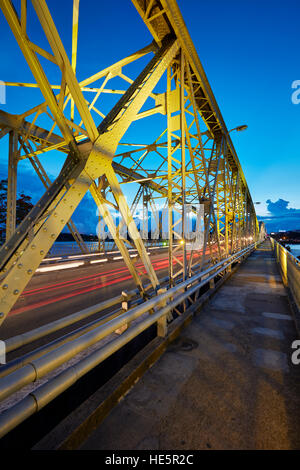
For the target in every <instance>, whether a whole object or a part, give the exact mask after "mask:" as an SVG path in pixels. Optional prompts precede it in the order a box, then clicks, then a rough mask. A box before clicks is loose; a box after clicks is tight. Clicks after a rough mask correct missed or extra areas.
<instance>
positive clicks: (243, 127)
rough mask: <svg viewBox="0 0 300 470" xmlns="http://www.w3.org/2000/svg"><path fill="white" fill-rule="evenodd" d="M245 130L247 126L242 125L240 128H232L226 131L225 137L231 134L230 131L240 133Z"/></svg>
mask: <svg viewBox="0 0 300 470" xmlns="http://www.w3.org/2000/svg"><path fill="white" fill-rule="evenodd" d="M246 129H248V126H247V124H242V125H241V126H237V127H234V128H233V129H231V130H230V131H228V132H227V135H228V134H230V132H232V131H237V132H242V131H245V130H246Z"/></svg>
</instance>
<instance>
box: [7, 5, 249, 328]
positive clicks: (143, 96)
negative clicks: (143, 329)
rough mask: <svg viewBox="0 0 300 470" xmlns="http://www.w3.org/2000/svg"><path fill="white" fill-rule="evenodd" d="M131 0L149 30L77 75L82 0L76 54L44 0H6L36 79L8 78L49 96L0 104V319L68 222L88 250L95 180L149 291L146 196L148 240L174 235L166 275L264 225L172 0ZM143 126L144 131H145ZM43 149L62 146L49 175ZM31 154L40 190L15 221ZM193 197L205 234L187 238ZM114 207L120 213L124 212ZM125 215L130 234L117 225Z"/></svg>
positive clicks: (217, 254)
mask: <svg viewBox="0 0 300 470" xmlns="http://www.w3.org/2000/svg"><path fill="white" fill-rule="evenodd" d="M132 2H133V4H134V5H135V7H136V9H137V11H138V12H139V14H140V15H141V18H142V20H143V21H144V23H145V25H146V26H147V27H148V29H149V31H150V32H151V34H152V36H153V42H152V43H151V44H150V45H148V46H146V47H143V48H142V49H140V50H138V51H137V52H134V53H132V54H131V55H129V56H128V57H126V58H124V59H122V60H119V61H118V62H116V63H113V64H112V65H111V66H109V67H107V68H105V69H104V70H101V71H95V74H94V75H92V76H90V77H86V78H85V79H84V80H82V81H78V79H77V77H76V69H77V35H78V18H79V0H74V3H73V35H72V53H71V54H70V57H68V54H67V52H66V50H65V48H64V45H63V43H62V40H61V38H60V35H59V33H58V31H57V28H56V26H55V22H54V20H53V17H52V15H51V13H50V10H49V8H48V6H47V3H46V1H45V0H28V1H26V0H21V7H20V8H19V10H17V8H15V6H14V2H12V1H10V0H1V1H0V6H1V9H2V12H3V13H4V16H5V18H6V20H7V22H8V24H9V26H10V28H11V31H12V32H13V34H14V36H15V39H16V41H17V43H18V46H19V48H20V49H21V51H22V53H23V55H24V57H25V59H26V61H27V64H28V66H29V68H30V70H31V72H32V74H33V77H34V80H35V81H34V83H13V82H6V85H7V86H13V87H18V86H22V87H23V91H24V100H25V95H26V92H27V91H28V88H38V89H39V90H40V91H41V93H42V96H43V102H42V103H41V104H39V105H38V106H35V107H34V108H32V109H29V110H27V111H25V112H24V113H23V114H21V115H11V114H8V113H6V112H4V111H0V137H3V136H4V135H6V134H9V168H8V198H7V201H8V204H7V224H6V243H5V244H4V245H3V246H2V247H1V250H0V257H1V258H0V262H1V287H0V292H1V299H0V315H1V318H0V322H3V320H4V319H5V317H6V315H7V314H8V313H9V311H10V309H11V308H12V307H13V305H14V304H15V302H16V300H17V299H18V297H19V296H20V295H21V293H22V292H23V290H24V289H25V286H26V285H27V283H28V282H29V280H30V279H31V277H32V276H33V274H34V273H35V271H36V269H37V268H38V266H39V265H40V263H41V261H42V260H43V258H44V257H45V255H46V254H47V253H48V252H49V250H50V249H51V246H52V244H53V243H54V241H55V240H56V238H57V236H58V235H59V234H60V232H61V231H62V229H63V228H64V226H65V225H66V224H68V227H69V230H70V231H71V233H72V234H73V236H74V238H75V240H76V241H77V243H78V245H79V247H80V249H81V251H82V252H83V253H84V252H86V251H87V247H86V245H85V243H84V241H83V240H82V238H81V235H80V234H79V232H78V230H77V229H76V226H75V224H74V223H73V222H72V219H71V217H72V214H73V212H74V210H75V209H76V207H77V206H78V205H79V203H80V201H81V200H82V199H83V197H84V195H85V194H86V193H87V192H88V191H90V193H91V195H92V197H93V199H94V201H95V203H96V206H97V207H98V210H99V215H100V220H101V222H102V223H103V224H104V225H105V226H106V227H108V229H109V231H110V234H111V236H112V237H113V238H114V241H115V244H116V246H117V247H118V249H119V250H120V252H121V254H122V256H123V258H124V261H125V263H126V264H127V266H128V268H129V270H130V273H131V275H132V277H133V279H134V282H135V283H136V285H137V286H138V288H139V290H140V292H141V295H142V296H144V297H145V296H146V295H147V294H146V289H145V286H146V284H148V285H149V284H150V286H151V288H152V291H154V292H155V291H156V292H157V291H158V289H159V288H160V285H159V280H158V278H157V276H156V273H155V270H154V269H153V266H152V264H151V260H150V258H149V255H148V252H147V245H148V243H150V242H149V241H148V240H145V238H146V239H148V238H149V237H148V230H149V227H148V225H147V226H146V228H145V232H146V235H145V237H143V236H142V234H141V231H140V230H138V228H137V225H136V223H135V221H134V212H135V210H136V207H137V206H138V204H139V203H141V205H142V207H143V210H144V215H145V217H144V220H145V219H147V220H148V213H149V211H150V210H152V212H153V214H155V217H156V231H155V233H156V235H155V236H154V240H152V241H151V243H155V240H157V239H158V237H161V236H162V234H164V236H165V238H168V240H169V282H170V285H174V284H175V283H176V282H178V281H180V280H184V279H186V278H187V277H188V276H190V275H191V274H193V273H194V272H195V270H196V269H199V267H200V268H201V267H202V266H203V264H204V263H207V261H208V260H209V262H211V263H215V262H217V261H218V260H220V259H221V258H224V257H227V256H229V255H230V254H231V253H233V252H235V251H237V250H239V249H241V248H243V247H244V246H246V245H248V244H250V243H252V242H253V241H255V240H256V239H257V237H258V223H257V219H256V215H255V210H254V206H253V203H252V199H251V196H250V193H249V190H248V187H247V183H246V180H245V177H244V174H243V171H242V169H241V166H240V163H239V160H238V157H237V155H236V153H235V150H234V147H233V144H232V141H231V139H230V136H229V133H228V131H227V128H226V126H225V123H224V121H223V118H222V115H221V113H220V110H219V108H218V105H217V103H216V100H215V98H214V95H213V93H212V90H211V88H210V86H209V83H208V81H207V78H206V76H205V73H204V71H203V68H202V66H201V63H200V61H199V58H198V55H197V53H196V51H195V48H194V46H193V43H192V41H191V38H190V36H189V34H188V31H187V29H186V27H185V25H184V22H183V19H182V17H181V14H180V11H179V9H178V6H177V4H176V2H175V1H173V0H132ZM16 3H17V2H16ZM18 3H19V2H18ZM82 8H84V5H82ZM70 13H71V12H70ZM28 15H34V16H35V20H36V21H37V22H38V23H39V26H40V27H41V28H42V30H43V33H44V37H43V42H42V43H41V44H37V43H36V42H34V41H33V39H32V35H31V31H30V28H29V21H28ZM141 46H142V45H141ZM133 63H135V64H134V65H135V67H134V70H138V69H139V72H138V73H137V74H136V76H132V75H131V73H132V69H131V68H130V66H131V65H132V64H133ZM145 63H146V65H144V64H145ZM140 64H142V65H140ZM54 75H55V76H56V77H57V78H56V82H55V83H53V82H52V79H53V76H54ZM108 100H111V105H110V108H109V107H108V104H107V103H108ZM107 109H108V112H107ZM141 125H143V126H144V130H145V126H147V128H148V129H151V132H149V135H152V134H153V133H155V130H158V132H157V135H156V137H155V138H151V139H149V141H148V142H147V141H142V142H141V138H140V137H139V136H140V135H141V132H140V129H141V127H139V126H141ZM129 128H130V135H133V132H134V131H135V129H137V131H136V134H135V135H136V140H135V141H133V142H132V141H128V139H127V135H128V134H127V131H128V130H129ZM143 135H145V136H146V137H147V132H144V134H143ZM146 137H145V140H146ZM45 153H47V154H48V158H51V156H52V155H55V158H56V160H55V161H58V159H57V155H58V153H59V154H60V155H61V157H62V164H61V169H60V172H59V174H58V176H57V177H56V179H55V180H54V181H51V178H50V176H49V175H48V174H47V172H46V170H45V169H44V167H43V166H42V163H41V161H40V155H43V154H45ZM25 159H26V160H27V161H29V162H30V164H31V165H32V167H33V168H34V170H35V172H36V174H37V177H38V178H39V179H40V180H41V181H42V183H43V185H44V187H45V193H44V195H43V196H42V197H41V199H40V200H39V201H38V203H37V204H36V205H35V206H34V207H33V209H32V210H31V212H30V213H29V214H28V215H27V216H26V218H25V219H24V220H23V221H22V222H21V224H20V225H19V226H18V227H16V203H15V201H16V178H17V166H18V165H19V164H20V163H21V162H22V160H25ZM130 183H132V184H131V185H130V186H131V187H132V188H136V193H135V197H134V198H133V201H132V204H131V207H130V206H129V204H128V202H127V199H126V197H125V195H126V191H125V189H126V185H129V184H130ZM124 188H125V189H124ZM198 206H201V207H202V209H203V244H202V245H203V246H202V247H201V249H188V246H187V245H188V244H187V243H186V240H185V227H184V224H185V223H186V222H185V220H186V211H187V207H189V208H191V212H196V207H198ZM113 211H118V213H119V214H121V217H120V222H117V221H116V219H115V218H114V217H113V215H112V212H113ZM164 218H165V219H164ZM164 220H165V222H164ZM124 227H126V229H127V230H128V233H129V235H130V237H129V238H128V239H124V238H122V237H121V236H120V230H121V228H122V229H123V228H124ZM179 240H180V241H179ZM130 246H134V248H136V250H137V252H138V257H137V258H136V259H135V260H133V259H132V258H131V257H130V255H129V251H128V249H129V248H130ZM137 259H138V260H139V264H141V263H140V262H141V261H142V267H143V268H142V270H141V269H138V268H137V263H136V260H137Z"/></svg>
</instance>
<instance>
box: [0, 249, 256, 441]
mask: <svg viewBox="0 0 300 470" xmlns="http://www.w3.org/2000/svg"><path fill="white" fill-rule="evenodd" d="M255 245H256V244H255V243H254V244H252V245H249V246H248V247H247V248H245V249H243V250H241V251H239V252H237V253H235V254H234V255H232V256H230V257H229V258H227V259H224V260H222V261H220V262H219V263H218V264H215V265H214V266H211V267H209V268H207V269H205V270H203V271H201V272H199V273H197V274H195V275H194V276H192V277H190V278H189V279H187V280H186V281H184V282H181V283H179V284H177V285H176V286H174V287H172V288H170V289H168V290H167V289H162V290H161V291H159V292H158V295H156V296H154V297H152V298H150V299H149V300H146V301H145V302H143V303H140V304H139V305H137V306H134V307H133V308H129V310H127V311H124V312H123V313H122V314H119V315H117V316H115V317H111V318H107V319H106V321H104V323H102V324H101V325H99V324H98V325H96V324H95V327H94V328H93V329H92V330H91V331H88V332H85V333H84V334H82V335H81V336H79V337H76V338H75V339H73V340H72V341H70V342H67V343H65V344H61V345H60V346H59V347H57V348H55V349H54V350H51V351H49V350H48V351H47V352H46V353H45V354H43V355H42V356H40V357H38V358H36V359H34V360H30V359H29V360H28V361H27V360H26V358H25V359H24V361H21V362H20V363H19V364H18V369H17V370H13V371H12V372H11V371H9V370H7V372H8V373H7V375H5V376H2V377H1V378H0V401H1V400H5V399H7V398H9V399H10V404H12V403H13V400H11V399H12V397H13V395H14V393H16V392H19V391H21V390H22V389H23V387H25V386H26V390H28V389H27V386H29V385H30V384H31V385H32V384H33V383H34V382H35V383H36V382H38V381H39V380H40V379H43V381H44V380H45V379H47V376H48V381H47V382H45V383H43V381H42V384H41V385H40V386H38V384H36V385H34V386H33V388H32V390H31V392H30V393H29V394H27V395H26V393H28V391H26V390H25V392H24V397H23V399H21V400H20V401H18V402H17V403H16V404H13V405H12V406H11V407H10V408H8V409H5V411H3V412H2V414H1V417H0V437H2V436H4V435H5V434H7V433H8V432H9V431H10V430H12V429H13V428H15V427H16V426H17V425H18V424H20V423H21V422H22V421H24V420H25V419H26V418H28V417H29V416H31V415H33V414H34V413H36V412H37V411H38V410H40V409H41V408H43V407H44V406H45V405H47V404H48V403H49V402H51V401H52V400H53V399H55V398H56V397H57V396H59V395H60V394H61V393H63V392H64V391H65V390H67V389H68V388H69V387H71V386H72V385H73V384H74V383H75V382H76V381H78V380H79V379H80V378H81V377H83V376H84V375H85V374H87V373H88V372H89V371H90V370H92V369H93V368H95V367H96V366H98V365H99V364H100V363H101V362H103V361H104V360H105V359H107V358H108V357H110V356H111V355H112V354H114V353H115V352H116V351H118V350H119V349H120V348H122V347H123V346H124V345H126V344H127V343H129V342H130V341H131V340H133V339H134V338H136V337H137V336H138V335H140V333H142V332H143V331H145V330H146V329H148V328H149V327H151V326H152V325H155V324H156V325H157V336H160V337H165V336H167V334H168V321H167V320H168V319H170V315H171V314H172V312H174V311H175V310H176V312H178V311H179V312H180V310H178V309H181V311H182V312H184V314H185V315H186V314H187V315H192V314H193V313H194V312H195V311H196V310H197V309H199V300H200V299H201V296H202V295H203V289H202V288H203V287H204V286H208V287H209V288H213V287H214V282H215V281H216V280H220V278H222V276H224V275H225V274H226V273H227V272H228V271H230V270H231V267H232V265H233V264H235V263H239V262H241V261H242V260H243V259H245V258H246V257H247V256H248V255H249V254H250V253H251V252H252V251H253V250H254V249H255ZM116 333H118V334H117V335H116ZM89 348H92V350H91V349H89ZM95 348H96V349H95ZM83 352H84V357H82V356H78V355H79V354H81V353H83ZM31 359H32V358H31ZM76 360H77V362H76ZM69 361H72V362H71V364H69ZM62 367H63V370H62ZM48 374H50V376H49V375H48ZM39 383H41V382H39ZM0 405H1V404H0Z"/></svg>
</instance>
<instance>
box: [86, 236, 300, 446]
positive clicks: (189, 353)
mask: <svg viewBox="0 0 300 470" xmlns="http://www.w3.org/2000/svg"><path fill="white" fill-rule="evenodd" d="M295 339H297V331H296V328H295V324H294V321H293V317H292V312H291V310H290V307H289V303H288V298H287V293H286V291H285V288H284V286H283V284H282V282H281V277H280V274H279V271H278V268H277V265H276V261H275V259H274V257H273V253H272V251H271V248H270V245H269V243H268V242H265V243H264V245H262V246H261V248H260V249H259V250H257V251H256V252H254V253H253V254H252V255H251V256H250V257H249V258H248V259H247V261H246V262H245V263H244V264H243V265H242V266H241V267H240V269H239V270H238V271H237V272H236V273H235V274H234V275H233V276H232V278H231V279H230V280H229V281H228V282H226V283H225V284H224V285H223V286H222V287H221V289H220V290H219V291H218V292H217V293H216V295H215V296H214V297H213V299H212V300H211V301H210V302H209V303H208V304H206V306H205V307H204V308H203V309H202V310H201V312H200V313H199V314H198V315H197V316H196V317H195V318H194V319H193V321H192V322H191V324H190V325H189V326H188V327H187V328H186V329H185V330H184V331H183V334H182V335H181V336H180V337H179V338H178V339H177V340H176V341H175V342H174V343H172V344H171V346H170V347H169V348H168V350H167V352H166V353H165V354H164V355H163V356H162V357H161V358H160V359H159V360H158V362H157V363H156V364H155V365H154V366H153V367H152V368H151V369H150V370H148V371H147V372H146V373H145V375H144V376H143V377H142V379H141V380H140V381H139V382H138V383H137V384H136V385H135V386H134V387H133V388H132V389H131V391H130V392H129V393H128V394H127V395H126V397H125V398H124V399H123V400H122V401H121V402H120V403H119V404H118V405H117V406H116V407H115V408H114V409H113V410H112V412H111V413H110V414H109V416H108V417H107V418H106V419H105V420H104V421H103V422H102V424H101V425H100V426H99V427H98V428H97V429H96V431H94V433H93V434H91V435H90V437H89V438H88V439H87V440H86V441H85V443H84V444H83V445H82V446H81V449H106V450H110V449H112V450H121V449H130V450H132V449H150V450H166V449H168V450H172V449H176V450H180V449H300V365H298V366H295V365H293V364H292V363H291V354H292V352H293V350H292V349H291V344H292V342H293V341H294V340H295Z"/></svg>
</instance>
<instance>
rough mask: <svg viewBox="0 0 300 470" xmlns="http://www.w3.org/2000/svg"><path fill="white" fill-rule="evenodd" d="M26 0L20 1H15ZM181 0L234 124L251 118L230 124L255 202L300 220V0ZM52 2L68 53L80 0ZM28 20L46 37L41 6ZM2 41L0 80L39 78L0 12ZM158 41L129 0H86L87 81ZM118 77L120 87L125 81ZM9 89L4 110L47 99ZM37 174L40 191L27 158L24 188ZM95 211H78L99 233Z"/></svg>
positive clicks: (276, 221)
mask: <svg viewBox="0 0 300 470" xmlns="http://www.w3.org/2000/svg"><path fill="white" fill-rule="evenodd" d="M19 3H20V2H19V1H16V2H14V4H15V5H16V8H19ZM29 3H30V2H29ZM178 4H179V7H180V9H181V12H182V15H183V18H184V20H185V22H186V25H187V27H188V29H189V32H190V35H191V37H192V40H193V41H194V44H195V47H196V50H197V51H198V54H199V57H200V60H201V62H202V65H203V67H204V69H205V72H206V75H207V77H208V80H209V82H210V84H211V87H212V90H213V92H214V94H215V97H216V99H217V102H218V104H219V107H220V110H221V112H222V114H223V117H224V120H225V122H226V125H227V128H228V129H231V128H233V127H235V126H237V125H240V124H244V123H246V124H248V126H249V127H248V130H247V131H245V132H242V133H236V132H235V133H234V132H233V133H231V137H232V140H233V143H234V145H235V147H236V150H237V154H238V156H239V159H240V161H241V164H242V167H243V170H244V173H245V176H246V179H247V182H248V185H249V188H250V191H251V194H252V198H253V200H254V201H255V202H260V203H261V204H260V205H257V206H256V207H257V213H258V215H263V216H264V217H265V218H266V221H267V224H268V228H269V230H276V229H277V230H278V229H285V228H286V229H300V191H299V173H300V171H299V170H300V163H299V162H300V159H299V157H300V147H299V124H300V104H298V105H297V104H293V103H292V99H291V97H292V93H293V91H294V90H293V89H292V83H293V82H294V81H295V80H300V69H299V60H298V51H299V49H300V36H299V14H300V3H299V0H286V1H285V2H283V1H279V0H272V1H271V0H260V1H259V0H243V1H242V2H241V1H239V0H227V1H225V0H214V1H212V0H178ZM48 5H49V8H50V11H51V13H52V14H53V17H54V20H55V23H56V26H57V28H58V30H59V32H60V34H61V37H62V39H63V43H64V46H65V48H66V50H67V52H68V53H69V56H70V50H71V23H72V1H71V0H64V1H63V2H62V1H58V0H48ZM29 28H30V33H31V40H32V41H35V42H38V44H39V45H45V44H46V42H45V40H44V37H43V35H42V33H41V31H40V29H39V26H38V24H37V21H36V20H35V18H34V15H31V19H30V20H29ZM0 40H1V45H2V48H1V59H2V60H1V62H0V79H1V80H3V81H24V82H33V81H34V79H33V77H32V75H31V72H30V70H29V67H28V66H27V64H26V62H25V60H24V58H23V56H22V54H21V53H20V50H19V48H18V46H17V44H16V41H15V39H14V37H13V35H12V33H11V31H10V30H9V28H8V26H7V23H6V20H5V18H4V16H3V14H2V13H0ZM151 41H152V37H151V35H150V33H149V32H148V30H147V28H146V27H145V25H144V23H143V22H142V20H141V18H140V16H139V15H138V13H137V12H136V10H135V8H134V7H133V5H132V4H131V2H130V0H115V1H114V2H104V1H102V0H100V1H92V0H81V1H80V15H79V46H78V66H77V76H78V78H79V80H82V79H83V78H86V77H88V76H89V75H92V74H94V73H95V72H97V71H99V70H101V69H102V68H104V67H106V66H108V65H110V64H111V63H113V62H115V61H116V60H119V59H121V58H122V57H125V56H127V55H128V54H130V53H131V52H134V51H136V50H138V49H140V48H141V47H143V46H144V45H147V44H148V43H149V42H151ZM48 50H49V48H48ZM143 60H144V59H142V60H141V61H140V63H139V64H137V65H134V66H132V76H133V77H134V76H135V75H136V73H137V72H138V71H140V70H141V69H142V67H143V65H144V64H145V63H146V62H145V61H143ZM43 64H44V62H43ZM135 67H136V68H135ZM48 71H49V77H50V80H52V83H57V80H56V74H55V70H54V66H53V67H52V68H51V67H49V68H48ZM117 86H120V85H119V83H118V82H116V87H117ZM120 87H121V86H120ZM6 92H7V93H6V104H5V105H3V104H2V105H0V109H3V110H4V111H8V112H11V113H16V114H17V113H21V112H24V110H25V109H29V108H31V107H32V106H34V105H36V104H38V103H40V102H41V101H43V99H42V96H41V94H40V92H39V91H38V90H32V89H24V88H23V89H22V88H21V89H16V88H10V87H7V90H6ZM110 103H112V102H111V101H110ZM103 106H104V108H103V110H104V111H106V112H107V111H108V109H109V108H108V106H111V104H110V105H108V102H107V104H106V103H105V101H104V103H103ZM105 106H106V107H107V109H105ZM40 125H42V124H41V123H40ZM156 131H157V129H156ZM152 133H153V135H152ZM156 134H157V132H156V133H155V129H154V130H153V131H152V129H149V127H146V126H141V127H140V128H139V134H138V137H139V138H137V137H136V135H134V134H133V132H132V133H129V134H128V138H129V137H130V138H131V140H132V141H134V140H135V141H139V142H143V141H144V142H145V141H146V142H150V141H151V138H152V137H153V136H155V135H156ZM0 151H1V160H0V177H4V176H5V172H6V165H7V139H6V138H4V139H2V141H0ZM41 161H42V163H43V165H44V166H45V168H46V169H47V171H48V172H49V173H50V174H51V175H53V177H54V176H56V174H57V172H58V170H59V165H60V164H61V162H62V159H61V157H59V156H55V157H53V158H51V159H50V158H49V157H48V158H47V154H46V156H43V157H42V158H41ZM29 179H30V181H31V184H30V188H31V193H32V195H33V199H35V200H36V199H37V197H38V196H39V195H40V193H41V191H42V186H41V185H40V183H39V182H38V181H37V179H36V177H35V176H33V173H32V170H31V169H30V168H29V166H28V165H27V164H26V163H22V164H20V178H19V182H18V188H19V190H21V189H24V190H26V191H27V193H29V194H30V191H28V180H29ZM267 201H268V202H267ZM292 209H293V210H292ZM94 214H95V209H94V207H92V206H91V205H90V204H89V201H88V198H85V200H84V201H83V203H82V204H81V206H80V207H79V209H78V210H77V211H76V213H75V215H74V220H76V221H77V222H79V224H78V225H79V228H80V229H81V230H82V231H88V232H91V231H93V229H92V228H91V227H90V225H89V222H88V221H90V220H91V218H92V217H94ZM93 224H94V222H93ZM87 226H88V227H89V230H86V227H87Z"/></svg>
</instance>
